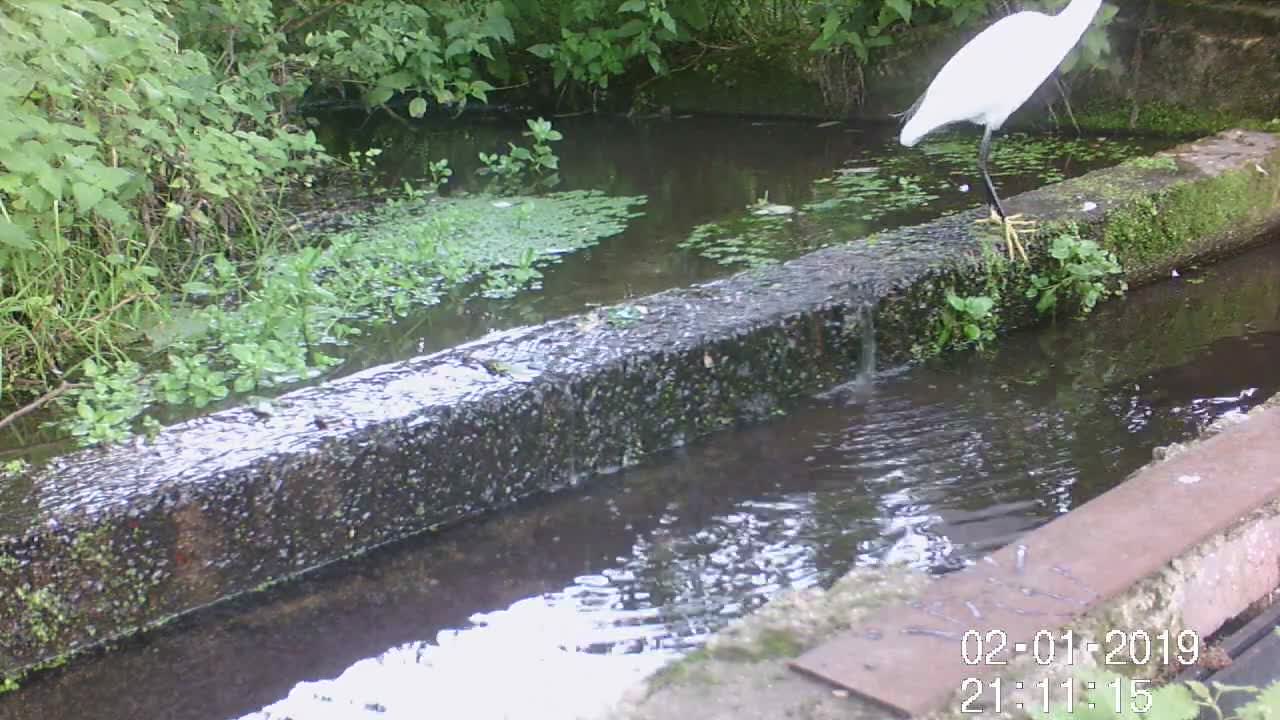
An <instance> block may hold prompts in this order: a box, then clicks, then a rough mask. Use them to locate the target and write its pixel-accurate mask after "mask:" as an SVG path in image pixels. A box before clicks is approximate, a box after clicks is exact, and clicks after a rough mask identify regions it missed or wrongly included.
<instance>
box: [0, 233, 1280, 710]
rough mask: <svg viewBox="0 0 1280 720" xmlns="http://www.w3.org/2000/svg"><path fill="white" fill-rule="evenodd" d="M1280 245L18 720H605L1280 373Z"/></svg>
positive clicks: (320, 597)
mask: <svg viewBox="0 0 1280 720" xmlns="http://www.w3.org/2000/svg"><path fill="white" fill-rule="evenodd" d="M1278 357H1280V244H1273V245H1271V246H1268V247H1264V248H1262V249H1259V250H1256V251H1253V252H1251V253H1249V254H1247V255H1245V256H1241V257H1239V258H1236V259H1234V260H1229V261H1227V262H1224V263H1222V264H1219V265H1215V266H1213V267H1209V268H1204V269H1200V268H1194V267H1191V268H1181V269H1180V273H1179V277H1177V278H1175V279H1171V280H1169V281H1168V282H1165V283H1161V284H1159V285H1156V286H1152V287H1148V288H1145V289H1142V290H1138V291H1135V292H1133V293H1130V295H1129V296H1128V297H1127V298H1126V299H1125V300H1124V301H1122V302H1113V303H1108V304H1106V305H1104V306H1102V307H1100V308H1099V309H1098V310H1097V311H1096V312H1095V314H1094V315H1093V316H1092V317H1091V318H1089V319H1088V320H1087V321H1085V322H1074V321H1067V320H1063V321H1059V322H1058V323H1056V324H1054V325H1052V326H1050V327H1046V328H1043V329H1041V330H1038V331H1033V332H1025V333H1020V334H1016V335H1014V336H1011V337H1009V338H1006V339H1005V340H1003V341H1002V342H1001V343H999V347H998V348H997V349H996V350H995V351H993V352H992V353H990V354H978V353H967V354H959V355H954V356H950V357H947V358H942V359H938V360H935V361H933V362H930V363H927V364H924V365H919V366H915V367H911V368H881V369H880V370H879V372H877V373H876V374H875V375H873V376H871V377H866V378H861V379H851V381H850V383H849V384H848V385H845V386H842V387H840V388H836V389H834V390H832V391H830V392H828V393H825V394H823V395H822V396H821V397H815V398H812V399H810V400H809V401H807V402H805V403H802V404H801V406H800V407H798V408H796V409H795V410H794V411H793V412H791V413H790V414H788V415H787V416H785V417H780V418H777V419H774V420H772V421H770V422H767V423H763V424H760V425H757V426H754V427H751V428H748V429H744V430H737V431H726V432H723V433H720V434H718V435H715V436H712V437H709V438H705V439H703V440H701V441H699V442H696V443H694V444H692V445H690V446H688V447H685V448H682V449H680V450H678V451H672V452H669V453H666V454H663V455H660V456H657V457H653V458H651V459H650V460H649V461H648V462H646V463H645V464H643V465H641V466H639V467H635V468H632V469H629V470H626V471H622V472H619V473H616V474H614V475H611V476H608V477H604V478H599V479H597V480H596V481H594V482H592V483H590V484H589V486H588V487H586V488H583V489H581V490H579V491H575V492H572V493H568V494H564V495H560V496H555V497H550V498H545V499H543V500H541V501H538V502H534V503H531V504H529V505H527V506H525V507H522V508H519V509H516V510H513V511H510V512H504V513H501V514H497V515H494V516H492V517H485V518H479V519H477V520H474V521H472V522H468V523H466V524H465V525H462V526H459V527H455V528H452V529H448V530H445V531H442V532H438V533H431V534H427V535H423V536H420V537H417V538H414V539H412V540H410V541H407V542H403V543H399V544H397V545H394V546H390V547H387V548H384V549H382V550H379V551H377V552H374V553H372V554H370V555H369V556H367V557H364V558H360V559H356V560H352V561H349V562H344V563H340V564H338V565H335V566H332V567H330V568H327V569H325V570H323V571H321V572H318V573H316V574H314V575H313V576H312V577H309V578H308V579H306V580H304V581H301V582H297V583H293V584H289V585H286V586H284V587H280V588H277V589H274V590H271V591H268V592H267V593H265V595H263V596H259V597H256V598H252V599H249V600H246V601H243V602H240V603H233V604H229V605H224V606H220V607H218V608H215V609H213V610H210V611H207V612H204V613H202V614H201V615H199V616H197V617H195V618H193V619H189V620H183V621H180V622H178V623H176V624H175V625H174V626H172V627H170V628H167V629H165V630H162V631H159V632H157V633H153V634H152V635H151V636H150V637H147V638H144V639H142V640H138V641H130V642H128V643H126V644H125V645H124V647H121V648H119V649H117V650H116V651H115V652H113V653H111V654H109V655H106V656H103V657H100V658H96V659H95V658H89V659H84V660H80V661H76V662H74V663H72V664H71V665H70V666H69V667H66V668H63V669H60V670H54V671H51V672H49V673H46V674H44V675H42V676H40V677H37V678H34V679H32V680H31V681H29V682H28V684H27V685H26V687H24V688H23V689H22V690H20V691H18V692H15V693H11V694H8V695H6V696H3V697H0V718H3V719H6V720H8V719H14V720H17V719H18V718H24V719H25V718H40V719H41V720H72V719H74V718H172V719H174V720H231V719H243V720H283V719H285V718H290V719H292V720H320V719H325V720H329V719H336V718H344V719H345V718H353V719H358V720H363V719H366V718H368V719H374V718H437V717H438V718H463V717H466V718H512V719H519V720H525V719H528V720H535V719H537V720H541V719H544V718H545V719H548V720H549V719H551V718H556V719H561V718H576V717H589V716H590V715H591V713H593V712H595V711H596V710H598V709H599V708H601V707H604V706H606V705H607V704H608V703H610V702H612V701H613V700H615V699H616V698H617V696H618V694H619V693H620V692H621V691H622V689H623V688H624V687H626V686H627V685H628V684H630V683H632V682H635V681H636V680H638V679H639V678H641V677H642V676H643V675H644V674H645V673H648V672H651V671H653V670H654V669H655V668H656V667H658V666H660V665H661V664H662V663H664V662H666V661H668V660H670V659H672V658H675V657H678V656H680V655H682V654H684V653H687V652H689V651H690V650H691V649H693V648H696V647H698V646H699V645H700V644H701V643H702V642H704V641H705V639H706V638H707V637H708V635H709V634H710V633H713V632H715V631H716V630H717V629H719V628H721V627H723V626H724V624H725V623H727V622H729V621H731V620H732V619H733V618H736V617H739V616H741V615H743V614H744V613H746V612H748V611H750V610H751V609H752V608H755V607H758V606H759V605H761V604H762V603H764V602H767V601H768V600H769V598H771V597H774V596H776V595H777V594H778V593H780V592H785V591H786V590H788V589H792V588H804V587H812V586H827V585H829V584H831V583H832V582H834V581H835V580H836V579H837V578H839V577H840V576H841V575H842V574H843V573H845V572H847V571H848V570H849V569H851V568H854V567H859V566H873V565H877V564H881V563H891V562H893V563H907V564H909V565H911V566H914V567H916V568H918V569H919V570H921V571H923V572H931V573H945V572H949V571H952V570H955V569H957V568H961V567H963V566H964V565H965V564H966V563H970V562H972V561H973V560H974V558H975V557H977V556H979V555H980V554H982V553H984V552H987V551H989V550H991V549H993V548H996V547H999V546H1001V545H1003V544H1005V543H1007V542H1009V541H1010V540H1011V539H1013V538H1016V537H1017V536H1018V535H1019V534H1020V533H1023V532H1025V531H1027V530H1029V529H1031V528H1034V527H1036V526H1038V525H1040V524H1042V523H1044V522H1047V521H1048V520H1051V519H1052V518H1053V517H1055V516H1057V515H1058V514H1060V513H1063V512H1065V511H1067V510H1069V509H1071V508H1072V507H1075V506H1077V505H1079V504H1080V503H1082V502H1085V501H1087V500H1089V499H1090V498H1092V497H1095V496H1097V495H1098V494H1099V493H1102V492H1104V491H1105V490H1107V489H1108V488H1110V487H1112V486H1114V485H1115V484H1116V483H1118V482H1120V481H1121V480H1123V479H1124V477H1126V476H1127V475H1128V474H1129V473H1131V472H1132V471H1133V470H1135V469H1137V468H1138V467H1140V466H1142V465H1143V464H1144V463H1145V462H1147V461H1148V460H1149V458H1150V457H1151V453H1152V451H1153V449H1154V448H1156V447H1157V446H1160V445H1164V444H1167V443H1171V442H1175V441H1181V440H1185V439H1187V438H1189V437H1191V436H1193V435H1194V434H1195V433H1196V432H1197V431H1198V430H1199V429H1201V428H1203V427H1204V426H1205V425H1207V424H1208V423H1210V422H1212V421H1213V420H1214V419H1216V418H1219V417H1222V416H1224V415H1226V414H1228V413H1237V412H1241V411H1245V410H1247V409H1248V408H1250V407H1252V406H1253V405H1255V404H1257V403H1259V402H1261V401H1262V400H1264V399H1265V398H1266V397H1268V396H1269V395H1271V394H1274V393H1276V392H1278V391H1280V363H1278V362H1277V361H1276V358H1278Z"/></svg>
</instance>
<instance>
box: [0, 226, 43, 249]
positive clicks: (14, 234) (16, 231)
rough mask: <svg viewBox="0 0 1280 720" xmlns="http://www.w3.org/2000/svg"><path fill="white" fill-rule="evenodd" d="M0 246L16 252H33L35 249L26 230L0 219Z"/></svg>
mask: <svg viewBox="0 0 1280 720" xmlns="http://www.w3.org/2000/svg"><path fill="white" fill-rule="evenodd" d="M0 245H4V246H6V247H11V248H16V249H18V250H34V249H35V247H36V244H35V243H34V242H32V240H31V234H30V233H29V232H27V229H26V228H24V227H22V226H21V225H15V224H13V223H12V222H9V221H8V220H4V219H0Z"/></svg>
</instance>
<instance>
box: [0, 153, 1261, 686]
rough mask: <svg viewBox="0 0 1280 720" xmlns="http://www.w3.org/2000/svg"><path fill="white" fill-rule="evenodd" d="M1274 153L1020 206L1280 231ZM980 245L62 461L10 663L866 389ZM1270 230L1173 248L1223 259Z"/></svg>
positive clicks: (1153, 171)
mask: <svg viewBox="0 0 1280 720" xmlns="http://www.w3.org/2000/svg"><path fill="white" fill-rule="evenodd" d="M1277 145H1280V141H1277V139H1276V138H1274V137H1273V136H1269V135H1264V134H1256V133H1255V134H1250V133H1230V134H1226V135H1223V136H1222V137H1215V138H1211V139H1209V140H1208V141H1206V142H1205V143H1203V144H1198V145H1195V146H1190V147H1184V148H1182V149H1181V151H1180V152H1182V154H1183V156H1184V157H1186V158H1189V160H1188V162H1187V163H1186V164H1184V165H1183V166H1182V169H1181V170H1180V171H1176V172H1175V171H1171V170H1169V169H1167V168H1163V169H1161V168H1147V169H1144V168H1141V167H1136V166H1126V167H1123V168H1117V169H1115V170H1113V171H1111V170H1109V171H1102V173H1101V174H1093V175H1088V176H1084V177H1082V178H1078V179H1076V180H1072V181H1067V182H1065V183H1062V184H1060V185H1058V186H1054V187H1053V188H1049V189H1044V190H1040V191H1035V192H1033V193H1028V194H1024V195H1022V196H1019V197H1017V198H1011V199H1010V202H1009V205H1010V207H1011V208H1012V209H1013V210H1023V209H1024V208H1025V209H1030V210H1033V211H1034V212H1036V213H1037V215H1038V216H1039V217H1041V218H1042V219H1048V218H1056V219H1058V220H1084V221H1087V222H1094V223H1096V222H1098V220H1095V219H1094V218H1101V217H1102V216H1103V215H1105V214H1107V213H1109V212H1113V213H1124V212H1126V210H1125V208H1127V207H1129V205H1128V204H1127V203H1132V202H1139V201H1144V199H1148V198H1150V197H1151V196H1152V195H1159V196H1166V195H1168V194H1169V193H1183V194H1188V193H1195V192H1197V190H1196V189H1197V188H1209V189H1210V190H1211V191H1212V190H1213V188H1220V187H1221V186H1226V187H1228V188H1229V189H1231V188H1236V187H1237V186H1243V187H1245V188H1246V190H1247V193H1245V194H1244V195H1243V197H1244V198H1245V199H1246V201H1242V202H1240V203H1237V204H1236V205H1234V206H1233V208H1234V210H1235V211H1237V212H1238V213H1239V215H1240V217H1239V219H1240V220H1241V221H1248V223H1250V227H1253V226H1254V225H1256V224H1257V223H1259V222H1263V221H1267V220H1268V219H1269V218H1272V214H1274V208H1272V207H1270V206H1266V207H1263V206H1260V205H1257V204H1256V203H1254V202H1253V201H1254V199H1255V198H1256V197H1258V196H1263V195H1266V193H1268V192H1270V187H1271V185H1270V183H1272V182H1274V181H1273V180H1272V179H1271V178H1272V177H1273V176H1275V175H1276V174H1278V173H1280V169H1278V170H1277V173H1272V172H1267V171H1265V169H1264V172H1262V173H1254V172H1253V169H1254V167H1255V166H1256V167H1262V165H1260V164H1259V163H1264V162H1265V163H1268V164H1270V165H1276V164H1277V163H1275V162H1274V161H1273V155H1274V152H1275V150H1276V147H1277ZM1219 156H1224V157H1219ZM1226 156H1229V158H1230V160H1228V159H1225V157H1226ZM1215 158H1216V159H1215ZM1235 167H1238V168H1239V172H1236V173H1235V174H1227V175H1221V176H1215V175H1214V174H1213V173H1216V172H1219V171H1222V170H1224V169H1226V168H1235ZM1100 184H1101V185H1105V188H1104V189H1099V186H1100ZM1126 188H1127V189H1126ZM1126 193H1127V194H1126ZM1082 196H1087V197H1097V198H1098V202H1097V203H1096V206H1097V207H1082V206H1081V205H1080V198H1081V197H1082ZM1266 197H1269V195H1266ZM1196 209H1197V208H1196V207H1192V208H1190V210H1188V209H1186V208H1183V209H1182V210H1181V212H1182V213H1183V214H1179V212H1180V211H1179V208H1178V207H1166V208H1163V209H1162V212H1163V213H1164V214H1163V215H1162V218H1163V220H1162V222H1163V223H1171V224H1172V226H1174V227H1177V228H1182V227H1185V225H1184V224H1182V221H1190V220H1193V219H1197V218H1198V217H1199V216H1198V215H1194V214H1192V215H1187V214H1186V213H1189V212H1194V211H1195V210H1196ZM1229 217H1231V216H1229V215H1222V213H1218V215H1217V216H1215V218H1214V219H1215V220H1216V221H1217V222H1219V223H1221V222H1223V221H1224V218H1229ZM1196 227H1205V228H1209V227H1212V226H1203V225H1200V226H1196ZM1161 229H1162V230H1168V229H1169V227H1162V228H1161ZM974 232H975V231H974V230H973V226H972V222H971V218H970V217H968V216H967V215H955V216H948V217H946V218H943V219H940V220H938V221H936V222H933V223H930V224H927V225H923V226H914V227H910V228H903V229H901V230H896V231H893V232H891V233H886V234H884V235H881V236H880V237H879V238H878V242H877V243H875V244H871V243H861V242H856V243H849V244H845V245H841V246H838V247H831V248H827V249H824V250H820V251H817V252H814V253H810V254H808V255H805V256H803V257H800V258H797V259H795V260H793V261H790V262H787V263H784V264H781V265H777V266H772V267H769V268H765V269H762V270H759V271H753V272H749V273H743V274H740V275H736V276H733V277H730V278H726V279H724V280H720V281H715V282H712V283H708V284H705V285H702V286H697V287H694V288H689V289H684V290H677V291H671V292H666V293H661V294H658V295H654V296H650V297H648V298H645V299H644V300H643V306H644V307H645V308H646V310H647V312H645V313H642V316H643V317H642V319H640V320H638V321H635V322H631V323H614V322H609V321H607V320H606V319H605V318H603V317H601V316H600V315H591V316H579V317H577V318H571V319H566V320H563V321H558V322H553V323H548V324H544V325H540V326H536V327H532V328H523V329H517V330H513V331H510V332H507V333H503V334H496V335H494V336H490V337H488V338H486V339H484V340H482V341H478V342H475V343H471V344H468V345H465V346H461V347H458V348H456V349H454V350H451V351H448V352H446V353H441V354H437V355H434V356H428V357H423V358H418V359H415V360H413V361H409V362H406V363H400V364H395V365H391V366H385V367H381V368H375V369H373V370H370V371H367V372H365V373H360V374H357V375H353V376H349V377H347V378H343V379H341V380H339V381H336V382H333V383H329V384H326V385H322V386H319V387H316V388H308V389H305V390H301V391H298V392H295V393H291V394H289V395H286V396H285V397H284V398H282V400H281V401H280V402H279V403H277V405H276V407H275V409H274V410H273V413H272V414H270V415H269V416H268V417H265V418H264V417H261V416H260V415H258V414H255V413H253V412H250V411H248V410H246V409H234V410H228V411H223V412H219V413H214V414H212V415H210V416H207V417H203V418H199V419H196V420H192V421H190V422H187V423H184V424H181V425H178V426H175V427H172V428H167V429H166V430H164V431H163V432H161V433H159V434H158V436H157V437H156V438H155V440H154V441H152V442H149V443H147V444H141V445H138V446H117V447H112V448H108V449H105V450H101V451H87V452H82V453H77V454H74V455H69V456H66V457H62V458H59V459H58V460H57V461H55V462H54V463H52V464H51V465H50V466H49V467H47V468H43V469H40V470H38V471H35V472H33V473H31V474H29V475H28V476H27V477H26V478H24V482H20V483H17V484H15V485H11V486H10V487H8V488H7V489H6V491H7V496H6V497H4V498H3V504H0V533H4V535H3V536H2V537H0V580H3V581H4V582H7V583H9V584H10V586H11V587H15V588H17V589H18V590H19V592H18V593H16V594H14V595H11V596H6V597H4V598H0V670H4V671H6V672H13V671H15V670H18V669H20V668H23V667H26V666H29V665H31V664H33V663H38V662H42V661H48V660H51V659H53V658H56V657H57V656H59V655H62V654H64V653H66V652H68V651H72V650H76V649H78V648H83V647H86V646H90V645H93V644H95V643H99V642H101V641H102V640H103V639H109V638H112V637H116V636H119V635H121V634H127V633H129V632H132V631H133V630H134V629H135V628H137V627H139V626H145V625H148V624H151V623H155V622H158V621H161V620H164V619H166V618H168V617H170V616H171V615H173V614H175V613H180V612H184V611H187V610H190V609H192V608H196V607H200V606H202V605H205V604H207V603H210V602H213V601H216V600H218V599H220V598H224V597H227V596H230V595H234V594H236V593H239V592H244V591H249V590H252V589H254V588H256V587H257V586H259V585H260V584H261V583H263V582H268V581H271V580H275V579H279V578H281V577H287V576H289V575H292V574H294V573H297V572H300V571H303V570H306V569H308V568H312V567H315V566H317V565H321V564H323V563H326V562H330V561H333V560H335V559H337V558H340V557H343V556H346V555H349V554H351V553H353V552H359V551H361V550H365V549H368V548H371V547H375V546H377V545H379V544H381V543H383V542H386V541H389V540H394V539H396V538H399V537H403V536H405V535H407V534H410V533H413V532H416V531H421V530H423V529H427V528H432V527H436V526H439V525H442V524H447V523H451V522H456V521H458V520H460V519H462V518H464V517H467V516H469V515H472V514H475V513H477V512H481V511H485V510H492V509H496V508H502V507H509V506H510V505H512V504H514V503H516V502H517V501H520V500H523V499H527V498H529V497H532V496H535V495H538V494H540V493H544V492H548V491H552V490H562V489H565V488H567V487H572V486H575V485H578V484H580V483H582V482H584V481H585V480H586V478H587V477H589V476H591V475H592V474H593V473H599V472H607V471H609V470H611V469H615V468H618V467H624V466H629V465H633V464H635V463H636V462H638V461H640V460H641V458H643V457H644V456H646V455H648V454H651V453H654V452H658V451H662V450H665V449H669V448H671V447H679V446H682V445H684V444H686V443H688V442H690V441H691V440H693V439H695V438H698V437H701V436H703V435H706V434H708V433H710V432H712V431H714V430H718V429H723V428H726V427H729V426H732V425H734V424H736V423H752V422H758V421H760V420H762V419H765V418H767V417H770V416H771V415H773V414H775V413H777V412H778V411H780V410H781V409H783V408H784V407H785V406H787V405H788V404H789V403H791V402H793V401H794V399H795V398H798V397H803V396H805V395H806V394H811V393H813V392H815V391H818V390H821V389H824V388H828V387H830V386H831V385H833V384H835V383H837V382H840V381H841V380H843V379H847V378H848V377H851V376H853V375H854V374H856V373H857V372H858V371H859V370H860V369H862V364H863V361H862V356H863V347H864V344H865V342H864V341H866V340H868V339H869V338H870V333H871V332H872V330H873V328H874V333H875V341H876V346H877V347H878V348H879V349H880V350H879V351H880V353H881V357H882V359H883V360H884V361H885V362H895V361H898V360H900V359H902V358H904V357H905V356H907V355H908V353H909V351H908V349H909V347H910V346H911V344H913V343H916V342H919V341H920V340H921V339H922V338H924V337H928V336H929V335H930V333H931V332H932V328H931V327H930V321H929V320H928V317H929V313H930V312H936V310H935V309H936V308H937V307H939V306H940V304H941V303H942V302H943V301H942V299H941V297H942V291H943V289H944V287H945V284H944V283H945V282H946V281H947V280H948V278H951V279H954V280H956V281H957V282H959V281H960V280H963V279H965V278H968V280H969V281H975V280H976V278H975V276H974V274H973V273H974V271H975V270H976V269H977V268H975V267H973V266H971V265H969V266H966V265H965V264H966V263H970V262H971V261H972V257H973V254H974V246H975V236H974V234H973V233H974ZM1261 237H1262V236H1261V235H1258V234H1256V233H1235V234H1230V233H1228V234H1225V235H1223V236H1221V237H1216V236H1215V237H1214V238H1209V239H1204V238H1201V237H1200V236H1195V237H1193V238H1191V239H1189V240H1188V239H1187V238H1184V237H1182V236H1180V235H1176V234H1175V235H1172V236H1170V237H1169V238H1167V239H1168V240H1170V241H1171V242H1182V241H1187V242H1192V243H1195V244H1197V245H1204V246H1205V247H1206V252H1209V251H1212V252H1214V253H1221V252H1223V251H1224V250H1225V249H1226V248H1236V249H1239V248H1241V247H1243V246H1246V245H1248V244H1251V243H1256V242H1258V241H1259V240H1260V238H1261ZM1170 257H1177V258H1181V259H1187V258H1188V257H1189V256H1188V255H1187V253H1186V252H1184V251H1183V248H1182V246H1181V245H1175V249H1174V250H1172V251H1171V255H1170ZM1040 258H1041V260H1042V261H1043V255H1041V256H1040ZM1169 262H1173V261H1172V260H1170V261H1169ZM965 267H968V270H967V273H968V274H966V270H965V269H964V268H965ZM1159 267H1160V263H1159V262H1158V261H1155V262H1151V263H1147V264H1146V265H1144V266H1143V268H1142V269H1143V272H1152V271H1154V270H1158V269H1159ZM1029 304H1030V301H1027V300H1024V299H1021V298H1019V297H1010V298H1006V299H1005V300H1004V305H1005V309H1007V310H1008V313H1007V314H1006V326H1007V327H1010V328H1013V327H1018V326H1020V325H1023V324H1026V323H1027V322H1030V320H1031V318H1030V317H1028V306H1029ZM1019 313H1021V315H1019ZM922 314H923V315H922ZM872 320H873V322H871V321H872Z"/></svg>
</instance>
